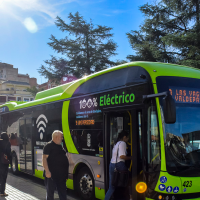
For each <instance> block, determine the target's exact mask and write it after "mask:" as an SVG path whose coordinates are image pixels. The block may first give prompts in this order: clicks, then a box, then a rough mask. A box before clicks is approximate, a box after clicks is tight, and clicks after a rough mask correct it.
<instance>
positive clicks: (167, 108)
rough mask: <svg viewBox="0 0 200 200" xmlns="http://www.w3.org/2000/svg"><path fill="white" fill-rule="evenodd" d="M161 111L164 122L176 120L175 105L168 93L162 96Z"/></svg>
mask: <svg viewBox="0 0 200 200" xmlns="http://www.w3.org/2000/svg"><path fill="white" fill-rule="evenodd" d="M163 113H164V118H165V123H166V124H173V123H175V122H176V105H175V101H174V99H173V98H172V96H171V95H170V94H167V95H166V96H165V97H164V98H163Z"/></svg>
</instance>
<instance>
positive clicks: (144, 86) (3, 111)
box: [0, 62, 200, 200]
mask: <svg viewBox="0 0 200 200" xmlns="http://www.w3.org/2000/svg"><path fill="white" fill-rule="evenodd" d="M199 95H200V70H198V69H195V68H190V67H185V66H179V65H172V64H163V63H153V62H132V63H127V64H123V65H120V66H116V67H112V68H109V69H106V70H103V71H100V72H98V73H95V74H92V75H89V76H87V77H84V78H82V79H79V80H76V81H73V82H70V83H67V84H64V85H60V86H58V87H55V88H52V89H49V90H46V91H42V92H39V93H38V94H37V95H36V98H35V100H34V101H31V102H7V103H5V104H4V105H1V107H0V131H1V132H4V131H6V132H7V133H8V134H11V133H15V132H16V133H17V136H16V137H14V135H13V134H12V135H11V144H12V171H13V173H15V174H16V173H17V172H18V171H21V172H25V173H28V174H31V175H33V176H36V177H39V178H43V167H42V152H43V147H44V145H45V144H46V143H47V142H49V141H50V140H51V134H52V132H53V131H54V130H61V131H63V134H64V142H63V147H64V148H65V149H66V150H67V156H68V159H69V163H70V166H69V179H68V180H67V183H66V184H67V187H68V188H69V189H75V190H77V191H78V193H79V195H80V196H81V199H84V200H91V199H94V198H97V199H104V197H105V193H106V191H107V189H108V183H109V163H110V159H111V152H112V148H113V144H114V141H115V139H116V138H117V135H118V133H119V132H120V131H121V130H126V131H128V132H129V133H130V143H129V145H128V146H129V147H128V149H127V150H128V151H129V152H130V154H131V155H132V157H133V158H132V162H131V164H130V170H131V173H132V189H133V191H132V192H133V198H134V199H137V200H140V199H143V200H144V199H146V200H156V199H166V200H176V199H195V200H196V199H200V186H199V182H200V102H199V101H200V100H199V99H200V97H199Z"/></svg>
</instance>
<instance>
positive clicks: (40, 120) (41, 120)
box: [36, 114, 48, 140]
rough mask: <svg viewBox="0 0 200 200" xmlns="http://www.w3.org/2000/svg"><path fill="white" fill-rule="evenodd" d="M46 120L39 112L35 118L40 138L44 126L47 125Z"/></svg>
mask: <svg viewBox="0 0 200 200" xmlns="http://www.w3.org/2000/svg"><path fill="white" fill-rule="evenodd" d="M47 123H48V120H47V118H46V116H45V115H43V114H41V115H40V116H39V117H38V118H37V120H36V125H37V128H38V133H39V134H40V140H42V139H43V136H44V132H45V128H46V127H47V125H46V124H47Z"/></svg>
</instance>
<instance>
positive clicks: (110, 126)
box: [104, 109, 142, 200]
mask: <svg viewBox="0 0 200 200" xmlns="http://www.w3.org/2000/svg"><path fill="white" fill-rule="evenodd" d="M104 116H105V118H104V123H105V152H107V153H106V155H105V168H106V170H105V178H106V180H105V187H106V189H108V187H109V164H110V160H111V157H112V149H113V146H114V143H115V141H116V139H117V136H118V134H119V132H120V131H121V130H124V131H127V132H128V133H129V135H130V136H129V137H130V139H129V142H128V144H127V156H131V155H134V156H133V160H132V161H126V165H127V167H128V168H129V169H130V171H131V172H132V181H133V184H134V185H135V184H136V182H137V181H138V180H139V179H141V176H140V175H139V174H140V172H141V171H142V126H141V125H142V109H134V110H127V111H116V112H108V113H105V115H104ZM122 190H123V191H122ZM133 194H134V196H135V197H136V195H137V193H136V192H135V191H133ZM120 195H121V197H122V198H123V199H124V200H126V199H130V198H129V191H128V188H127V189H124V188H121V189H118V190H116V192H115V194H114V196H117V197H119V196H120ZM134 199H139V196H138V197H136V198H134Z"/></svg>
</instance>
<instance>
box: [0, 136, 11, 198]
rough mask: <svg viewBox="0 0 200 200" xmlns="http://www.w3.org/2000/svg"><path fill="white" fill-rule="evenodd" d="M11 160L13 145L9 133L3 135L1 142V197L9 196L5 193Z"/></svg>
mask: <svg viewBox="0 0 200 200" xmlns="http://www.w3.org/2000/svg"><path fill="white" fill-rule="evenodd" d="M10 159H11V145H10V142H9V137H8V135H7V133H5V132H3V133H1V140H0V196H8V194H6V193H5V188H6V179H7V175H8V165H9V160H10Z"/></svg>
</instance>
